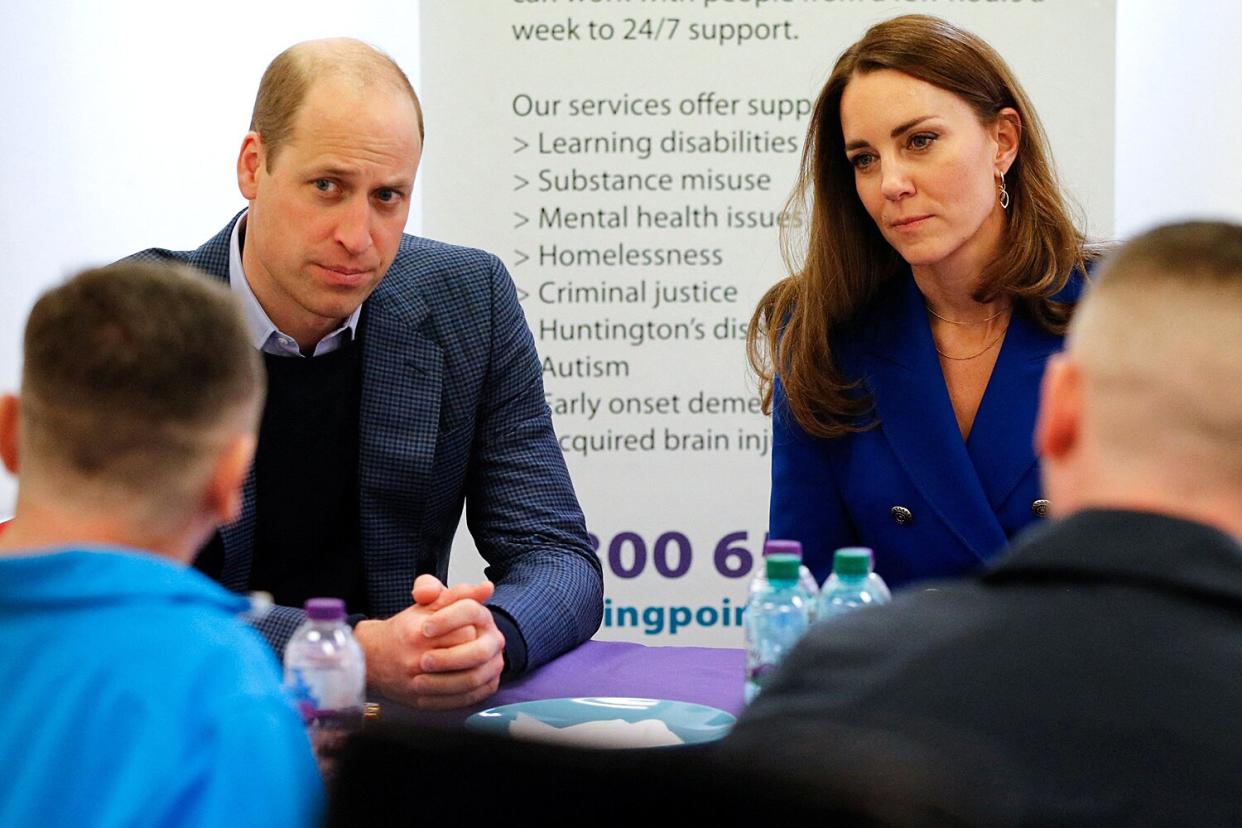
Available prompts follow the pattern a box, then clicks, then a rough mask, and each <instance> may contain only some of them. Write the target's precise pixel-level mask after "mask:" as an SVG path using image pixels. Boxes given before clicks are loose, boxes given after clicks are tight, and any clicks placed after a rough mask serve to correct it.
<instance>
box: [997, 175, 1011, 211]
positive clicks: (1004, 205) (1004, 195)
mask: <svg viewBox="0 0 1242 828" xmlns="http://www.w3.org/2000/svg"><path fill="white" fill-rule="evenodd" d="M997 177H998V178H999V179H1000V206H1001V209H1002V210H1008V209H1009V191H1008V190H1006V189H1005V175H1004V173H1000V174H998V175H997Z"/></svg>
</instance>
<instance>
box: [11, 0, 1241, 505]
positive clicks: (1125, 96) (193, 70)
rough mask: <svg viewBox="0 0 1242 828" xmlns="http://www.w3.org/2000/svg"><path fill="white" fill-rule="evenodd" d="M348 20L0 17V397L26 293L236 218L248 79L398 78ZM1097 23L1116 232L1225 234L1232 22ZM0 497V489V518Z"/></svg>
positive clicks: (1234, 102)
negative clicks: (342, 70) (316, 63)
mask: <svg viewBox="0 0 1242 828" xmlns="http://www.w3.org/2000/svg"><path fill="white" fill-rule="evenodd" d="M492 1H493V2H495V0H492ZM429 2H445V3H447V2H482V0H429ZM356 6H357V8H355V9H353V10H350V11H348V12H347V11H346V6H344V5H342V4H340V3H339V2H331V1H330V0H300V1H299V2H296V3H294V2H284V3H275V2H266V3H265V2H258V0H213V2H200V3H195V4H188V3H168V2H156V0H115V2H110V3H91V2H86V0H81V2H74V0H4V3H3V6H2V7H0V118H2V123H3V126H0V159H3V162H4V166H3V171H4V175H3V197H0V267H2V268H3V272H2V273H0V389H11V388H13V387H15V385H16V382H17V376H18V366H19V363H20V348H19V342H20V333H21V328H22V324H23V321H24V319H25V316H26V314H27V312H28V311H29V308H30V305H31V304H32V303H33V301H34V298H35V297H36V296H37V295H38V293H39V292H41V291H42V290H43V289H45V288H46V287H47V286H49V285H51V284H54V283H55V282H57V281H58V280H60V279H61V278H63V277H64V276H65V275H67V274H69V273H71V272H72V271H74V270H75V269H77V268H80V267H82V266H84V265H88V264H96V263H101V262H106V261H110V260H112V259H115V258H116V257H118V256H121V255H124V254H126V253H128V252H131V251H134V250H138V249H140V248H143V247H148V246H152V245H157V244H158V245H164V246H171V247H180V248H185V247H191V246H195V245H197V244H199V243H200V242H202V241H203V240H205V239H206V238H207V237H208V236H209V235H210V234H211V233H213V232H214V231H215V230H216V229H217V228H218V227H219V226H221V225H223V223H224V221H225V220H226V219H227V218H228V217H229V216H230V215H232V213H233V212H234V211H235V210H236V209H238V208H239V207H240V206H241V201H240V197H239V196H238V195H237V192H236V188H235V184H234V183H233V177H232V172H231V171H232V168H233V163H234V159H235V153H236V150H237V147H238V146H239V143H240V140H241V136H242V134H243V132H244V130H245V125H246V123H247V122H248V120H249V109H250V102H251V100H252V98H253V95H254V89H255V87H256V85H257V82H258V77H259V75H260V74H261V72H262V69H263V67H264V66H265V65H266V63H267V61H268V60H270V58H271V57H272V56H273V55H274V54H275V53H276V52H278V51H279V50H280V49H281V48H283V47H284V46H286V45H288V44H289V43H292V42H294V41H297V40H301V39H305V38H308V37H316V36H323V35H327V34H334V33H335V34H351V35H355V36H358V37H361V38H363V39H366V40H369V41H371V42H374V43H377V44H380V45H381V46H383V47H384V48H386V49H387V50H388V51H389V52H390V53H392V54H393V55H394V57H396V58H397V60H398V61H399V62H401V63H402V65H403V66H405V68H406V69H407V71H409V72H410V73H411V74H412V75H413V76H415V80H417V70H418V37H419V27H418V11H419V4H418V2H417V0H365V1H364V0H359V3H358V4H356ZM926 8H927V7H926V5H920V10H925V9H926ZM360 9H365V10H366V13H363V11H361V10H360ZM1117 21H1118V33H1117V129H1116V135H1117V144H1118V150H1117V158H1116V180H1117V191H1116V234H1117V235H1118V236H1121V237H1124V236H1127V235H1129V234H1132V233H1133V232H1135V231H1137V230H1140V229H1142V228H1144V227H1147V226H1150V225H1151V224H1153V223H1155V222H1158V221H1161V220H1165V219H1170V218H1178V217H1184V216H1188V215H1218V216H1229V217H1232V218H1234V219H1235V220H1242V201H1240V200H1239V197H1238V194H1239V190H1240V189H1242V156H1240V155H1239V154H1238V153H1235V152H1233V151H1232V150H1233V144H1234V143H1235V142H1236V137H1237V136H1239V135H1242V106H1240V105H1239V102H1242V71H1240V70H1239V68H1238V64H1237V63H1236V52H1237V44H1238V43H1239V42H1242V4H1238V3H1236V0H1181V2H1177V3H1174V2H1169V0H1118V12H1117ZM1048 59H1049V60H1073V55H1060V54H1059V55H1049V57H1048ZM1083 82H1084V83H1089V82H1090V79H1089V78H1084V79H1083ZM1058 152H1059V153H1061V154H1066V153H1067V152H1069V150H1066V149H1064V148H1058ZM411 227H412V228H413V229H417V227H418V217H417V216H416V217H415V218H414V220H413V221H412V223H411ZM12 493H13V486H12V483H11V481H10V480H8V479H7V478H5V479H0V513H3V512H7V510H8V507H9V504H10V503H11V500H12Z"/></svg>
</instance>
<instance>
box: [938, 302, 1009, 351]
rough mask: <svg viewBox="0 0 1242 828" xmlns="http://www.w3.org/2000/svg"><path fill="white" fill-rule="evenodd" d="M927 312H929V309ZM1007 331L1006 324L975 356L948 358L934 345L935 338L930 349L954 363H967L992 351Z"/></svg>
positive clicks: (1007, 326)
mask: <svg viewBox="0 0 1242 828" xmlns="http://www.w3.org/2000/svg"><path fill="white" fill-rule="evenodd" d="M929 310H930V308H929ZM993 318H995V317H993ZM945 321H946V322H947V321H948V320H947V319H946V320H945ZM1007 330H1009V325H1008V324H1006V325H1005V327H1004V328H1002V329H1001V332H1000V333H998V334H997V335H996V338H995V339H993V340H992V341H991V342H989V343H988V344H987V345H984V346H983V350H982V351H980V352H979V353H977V354H971V355H970V356H964V357H955V356H949V355H948V354H946V353H945V352H944V351H942V350H940V346H939V345H937V344H936V338H935V337H932V347H933V348H935V349H936V353H938V354H940V355H941V356H942V357H944V358H945V359H951V360H954V361H956V362H965V361H967V360H971V359H974V358H975V357H981V356H983V355H984V354H986V353H987V352H988V351H990V350H992V346H993V345H995V344H996V343H997V342H1000V341H1001V338H1002V337H1004V335H1005V331H1007Z"/></svg>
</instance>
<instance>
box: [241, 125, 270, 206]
mask: <svg viewBox="0 0 1242 828" xmlns="http://www.w3.org/2000/svg"><path fill="white" fill-rule="evenodd" d="M266 163H267V150H266V148H265V147H264V146H263V138H262V137H261V136H260V135H259V133H257V132H247V133H246V137H245V138H243V139H242V145H241V152H239V153H238V154H237V188H238V189H239V190H241V194H242V197H243V198H245V199H246V200H247V201H254V200H255V198H256V197H257V196H258V194H259V173H260V171H261V170H263V169H264V165H265V164H266Z"/></svg>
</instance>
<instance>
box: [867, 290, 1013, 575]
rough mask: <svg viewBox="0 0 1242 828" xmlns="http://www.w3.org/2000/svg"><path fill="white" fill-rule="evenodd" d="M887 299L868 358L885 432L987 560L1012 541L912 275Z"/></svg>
mask: <svg viewBox="0 0 1242 828" xmlns="http://www.w3.org/2000/svg"><path fill="white" fill-rule="evenodd" d="M899 278H900V283H899V284H898V285H895V286H894V294H895V295H893V297H892V298H893V300H895V301H889V302H880V303H878V306H879V307H880V310H879V311H878V312H877V313H876V315H875V316H874V317H873V319H872V326H871V330H870V331H869V332H864V337H865V341H866V342H867V345H866V346H864V351H863V353H862V354H860V356H861V360H862V362H863V365H862V367H863V375H864V376H865V377H866V383H867V387H868V389H869V390H870V392H871V394H872V396H873V399H874V401H875V413H876V416H877V417H878V418H879V421H880V431H881V433H882V434H883V435H884V437H885V438H886V439H887V440H888V442H889V444H890V445H891V446H892V449H893V453H894V455H895V456H896V457H897V460H898V462H899V463H900V464H901V466H902V467H903V469H904V471H905V473H906V474H907V476H909V478H910V480H911V481H912V482H913V483H914V485H915V486H916V487H917V488H918V490H919V492H920V493H921V494H922V495H923V498H924V499H925V500H926V501H927V503H928V504H929V505H930V506H931V508H932V509H933V510H935V511H936V513H937V514H938V515H939V516H940V518H941V519H942V520H943V521H944V522H945V524H946V525H947V526H948V527H949V529H950V530H951V531H952V532H953V533H954V534H955V535H956V536H957V538H958V539H959V540H960V541H961V542H962V543H963V544H964V545H965V546H966V547H967V548H968V549H969V550H970V551H971V552H972V553H973V554H974V555H976V556H977V557H979V558H980V559H981V560H982V559H984V558H986V557H987V556H988V555H990V554H991V553H992V552H994V551H995V550H997V549H999V548H1001V547H1002V546H1003V545H1004V544H1005V532H1004V530H1003V529H1002V528H1001V525H1000V523H999V521H998V520H997V518H996V515H995V513H994V512H993V510H992V506H991V504H990V503H989V502H988V498H987V496H986V495H985V493H984V489H983V486H982V485H981V484H980V481H979V477H978V475H977V474H976V471H975V468H974V465H973V464H972V462H971V458H970V455H969V454H968V453H967V450H966V445H965V443H964V442H963V441H962V438H961V432H960V431H959V430H958V426H957V418H956V417H955V416H954V414H953V405H952V403H951V402H950V401H949V392H948V389H947V388H946V387H945V383H944V374H943V373H942V371H941V370H940V361H939V359H938V358H937V356H936V348H935V344H934V342H933V341H932V337H931V328H930V327H929V326H928V323H927V314H926V311H925V308H924V304H923V296H922V294H921V293H919V290H918V288H917V286H916V285H915V284H914V279H913V277H911V276H909V275H905V276H902V277H899ZM915 519H916V520H917V519H918V518H917V516H916V517H915Z"/></svg>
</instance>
